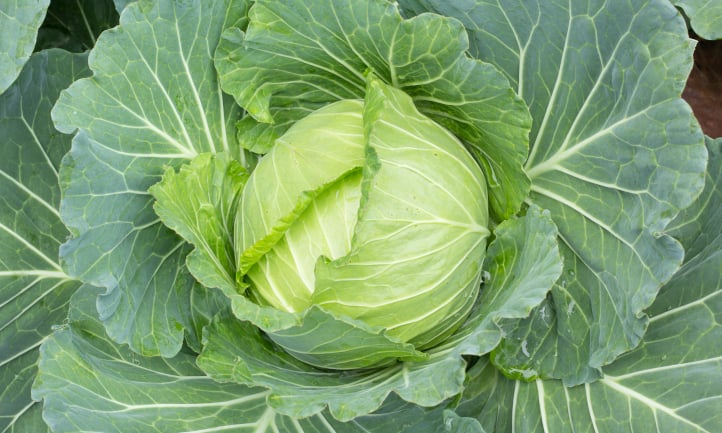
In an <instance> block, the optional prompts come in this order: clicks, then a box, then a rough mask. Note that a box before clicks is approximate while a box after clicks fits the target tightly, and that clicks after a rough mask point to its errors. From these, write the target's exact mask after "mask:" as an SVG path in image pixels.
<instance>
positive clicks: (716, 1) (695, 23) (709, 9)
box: [671, 0, 722, 39]
mask: <svg viewBox="0 0 722 433" xmlns="http://www.w3.org/2000/svg"><path fill="white" fill-rule="evenodd" d="M671 1H672V4H673V5H675V6H677V7H678V8H680V9H682V10H683V11H684V14H685V15H687V17H688V18H689V20H690V23H691V26H692V30H694V32H695V33H697V34H698V35H699V36H700V37H702V38H704V39H722V24H721V22H722V2H721V1H720V0H671Z"/></svg>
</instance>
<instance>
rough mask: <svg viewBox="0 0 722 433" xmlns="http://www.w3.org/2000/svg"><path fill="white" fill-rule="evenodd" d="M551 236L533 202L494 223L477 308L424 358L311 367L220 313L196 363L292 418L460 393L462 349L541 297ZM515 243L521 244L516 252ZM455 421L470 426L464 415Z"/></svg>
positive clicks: (551, 264)
mask: <svg viewBox="0 0 722 433" xmlns="http://www.w3.org/2000/svg"><path fill="white" fill-rule="evenodd" d="M555 239H556V230H555V228H554V225H553V223H552V222H551V219H550V218H549V216H548V215H544V214H543V213H542V212H541V211H540V210H539V209H536V208H531V209H530V212H529V213H528V214H527V215H526V216H525V217H521V218H518V219H514V220H510V221H508V222H506V223H504V224H503V225H502V226H500V227H499V228H498V230H497V238H496V240H495V241H494V242H493V243H492V244H491V245H490V247H489V252H490V254H489V256H487V257H488V258H487V260H488V261H487V263H488V265H487V266H488V270H489V272H490V273H491V272H493V273H494V275H495V277H494V279H492V280H491V281H490V282H489V284H488V287H486V288H485V289H484V290H485V291H484V292H483V295H482V298H481V301H480V306H479V308H478V311H476V312H472V317H471V318H470V319H469V320H468V321H467V322H466V323H465V324H464V325H462V328H461V329H460V330H459V331H458V332H457V333H456V334H455V335H453V336H452V337H451V338H450V339H449V340H448V341H447V342H446V343H444V344H443V345H441V346H437V347H435V348H433V349H430V350H428V351H427V353H428V354H429V359H428V360H426V361H422V362H403V363H397V364H395V365H391V366H389V367H386V368H381V369H374V370H366V371H363V370H355V371H348V372H333V371H328V370H319V369H316V368H313V367H311V366H309V365H308V364H304V363H302V362H299V361H298V360H297V359H296V358H294V357H292V356H290V355H289V354H288V353H286V352H283V351H281V350H279V349H278V347H277V346H275V345H273V344H272V343H271V342H270V341H269V340H268V338H267V337H266V336H265V335H263V334H262V333H261V332H260V331H259V330H258V328H256V327H254V326H253V325H251V324H248V323H244V322H240V321H237V320H236V319H234V318H228V317H224V318H219V319H218V320H217V321H216V322H214V323H213V325H212V327H210V328H209V329H208V331H207V333H206V346H205V347H204V352H203V353H202V354H201V356H200V357H199V361H198V363H199V366H200V367H201V368H202V369H204V371H206V372H207V373H208V374H209V375H211V376H212V377H214V378H216V379H217V380H221V381H235V382H240V383H244V384H257V385H262V386H265V387H268V388H270V389H271V390H272V392H273V393H272V395H271V396H270V397H269V403H270V404H271V405H272V406H273V407H274V408H275V409H276V410H277V411H279V412H281V413H284V414H288V415H290V416H295V417H301V416H304V417H305V416H310V415H313V414H315V413H318V412H319V411H321V410H323V409H324V408H326V407H328V408H329V410H330V413H331V415H332V416H333V417H335V418H337V419H340V420H350V419H353V418H355V417H358V416H361V415H364V414H367V413H369V412H372V411H374V410H376V409H377V408H378V407H379V405H380V404H381V403H382V402H383V401H384V400H385V399H386V398H387V396H388V395H389V394H390V393H396V394H398V395H399V396H400V397H401V398H402V399H404V400H406V401H409V402H412V403H416V404H419V405H422V406H433V405H437V404H439V403H441V402H442V401H444V400H445V399H447V398H450V397H452V396H454V395H456V394H458V393H459V392H461V390H462V386H463V383H464V377H465V374H464V370H465V366H466V363H465V361H464V360H463V358H462V355H481V354H484V353H487V352H489V351H490V350H491V349H493V348H494V347H495V346H496V345H497V344H498V343H499V340H500V339H501V336H502V332H501V329H500V327H499V325H498V323H499V322H501V321H502V320H503V318H520V317H524V316H525V315H527V314H528V313H529V311H530V309H531V308H532V307H533V306H535V305H536V304H537V303H539V301H541V299H543V298H544V295H545V294H546V293H547V291H548V290H549V288H550V287H551V285H552V283H553V282H554V280H556V279H557V278H558V276H559V269H560V267H561V265H560V262H559V255H558V251H557V249H556V242H555ZM521 245H525V248H524V249H522V250H519V246H521ZM500 267H503V268H504V269H503V270H502V269H499V268H500ZM554 269H556V270H557V271H556V273H555V272H554V271H553V270H554ZM507 272H508V273H507ZM512 276H516V277H515V278H512ZM510 280H513V283H512V284H509V282H510ZM502 289H503V290H502ZM248 303H250V301H248ZM257 311H258V309H257ZM245 314H248V313H247V312H246V313H245ZM259 317H260V318H261V320H262V319H263V315H262V312H261V313H259ZM254 320H256V321H258V320H259V319H258V318H255V319H254ZM329 338H331V337H329ZM451 424H453V425H457V424H456V423H455V422H454V421H451ZM460 425H462V426H464V428H467V427H468V428H471V427H470V426H469V424H467V422H466V421H464V422H461V424H460Z"/></svg>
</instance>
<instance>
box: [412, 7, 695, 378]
mask: <svg viewBox="0 0 722 433" xmlns="http://www.w3.org/2000/svg"><path fill="white" fill-rule="evenodd" d="M400 3H401V5H402V7H405V8H406V9H407V10H408V11H413V12H422V11H428V10H434V11H438V12H440V13H443V14H445V15H449V16H454V17H456V18H459V19H460V20H461V21H462V22H463V23H464V25H465V26H466V28H467V30H468V31H469V34H470V38H471V41H472V43H471V49H470V51H471V53H472V54H473V55H474V56H475V57H477V58H480V59H482V60H485V61H490V62H492V63H494V64H495V65H497V66H498V67H500V68H501V69H502V71H503V72H504V73H505V74H506V75H507V77H508V78H509V80H510V81H511V82H512V83H513V85H514V86H516V88H517V91H518V93H519V94H520V95H521V96H522V97H523V98H524V100H525V101H526V102H527V104H528V105H529V108H530V111H531V114H532V118H533V127H532V131H531V143H532V144H531V149H530V155H529V159H528V160H527V162H526V165H525V168H526V170H527V173H528V174H529V176H530V178H531V182H532V185H531V191H532V192H531V196H530V197H529V198H528V199H527V202H528V203H534V204H537V205H538V206H540V207H542V208H545V209H548V210H549V211H550V212H551V216H552V218H553V219H554V222H555V223H556V225H557V227H558V228H559V233H560V241H561V244H562V248H561V249H562V255H563V257H564V268H565V270H564V274H563V276H562V278H561V279H560V280H559V282H558V284H556V285H555V287H554V288H553V289H552V295H551V297H550V299H549V301H548V302H547V303H546V304H545V305H543V306H542V307H540V308H539V309H538V310H537V311H536V313H534V314H533V315H532V317H531V318H530V319H529V321H528V323H527V324H526V325H523V326H521V327H520V328H519V329H518V330H517V331H516V332H515V335H512V336H511V338H516V339H518V340H519V341H526V342H527V345H526V350H520V349H521V348H520V347H518V346H514V347H513V346H509V345H507V346H506V349H505V351H506V353H505V355H504V356H503V361H502V356H501V354H499V356H497V358H496V361H497V362H504V363H505V364H507V365H508V367H510V368H524V366H528V365H533V366H534V369H535V370H536V371H537V372H539V373H540V374H542V375H543V376H546V377H550V376H551V377H557V378H563V379H564V380H565V382H566V383H567V384H573V383H580V382H584V381H589V380H593V379H595V378H597V377H599V375H600V370H599V369H600V367H602V366H603V365H605V364H608V363H609V362H611V361H612V360H613V359H614V358H616V357H617V356H618V355H619V354H621V353H624V352H625V351H627V350H629V349H631V348H633V347H635V346H636V345H637V344H638V343H639V340H640V338H641V336H642V335H643V334H644V331H645V329H646V323H647V320H646V317H645V316H644V314H643V311H644V309H646V308H648V307H649V306H650V305H651V303H652V301H653V300H654V298H655V296H656V294H657V292H658V291H659V288H660V287H661V286H662V284H664V283H665V282H666V281H668V280H669V279H670V278H671V276H672V275H673V274H674V272H675V271H676V270H677V269H678V268H679V266H680V264H681V262H682V257H683V255H684V254H683V249H682V248H681V246H680V245H679V244H678V242H676V241H675V240H674V239H672V238H671V237H670V236H668V235H665V234H664V231H665V228H666V226H667V224H668V223H669V222H670V221H671V219H672V218H673V217H674V216H675V214H676V213H677V212H679V210H680V209H683V208H685V207H686V206H688V205H689V204H690V203H691V202H692V201H693V200H694V198H695V197H696V196H697V195H698V194H699V193H700V191H701V190H702V186H703V180H704V169H705V163H706V152H705V149H704V146H703V137H702V133H701V131H700V130H699V127H698V125H697V122H696V121H695V120H694V117H693V115H692V112H691V110H690V109H689V107H688V106H687V105H686V103H685V102H684V101H682V100H681V99H680V93H681V91H682V88H683V86H684V83H685V79H686V77H687V74H688V73H689V70H690V68H691V65H692V49H693V46H694V44H693V42H692V41H691V40H689V39H688V38H687V30H686V27H685V23H684V21H683V20H682V19H681V17H680V15H679V13H678V12H677V11H676V9H674V7H672V6H671V4H669V2H668V1H667V0H652V1H641V0H640V1H637V0H634V1H619V2H604V1H597V0H584V1H574V2H568V1H561V0H554V1H547V0H545V1H505V2H498V1H492V0H476V1H468V2H446V1H440V0H439V1H437V0H418V1H416V0H402V1H400ZM551 308H553V310H554V311H551ZM526 353H529V354H534V356H533V357H532V359H529V357H527V356H526Z"/></svg>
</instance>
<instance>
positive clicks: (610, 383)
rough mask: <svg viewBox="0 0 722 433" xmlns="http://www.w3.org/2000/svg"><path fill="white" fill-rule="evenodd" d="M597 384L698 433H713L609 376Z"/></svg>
mask: <svg viewBox="0 0 722 433" xmlns="http://www.w3.org/2000/svg"><path fill="white" fill-rule="evenodd" d="M599 382H600V383H601V384H603V385H605V386H607V387H609V388H611V389H613V390H615V391H617V392H619V393H621V394H623V395H626V396H627V397H628V398H633V399H635V400H637V401H638V402H640V403H642V404H644V405H645V406H647V407H649V408H650V409H651V410H652V411H654V412H657V411H658V412H661V413H663V414H665V415H667V416H669V417H671V418H674V419H676V420H678V421H680V422H682V423H684V424H687V425H689V426H691V427H694V428H696V429H697V430H698V431H700V432H705V433H713V432H711V431H709V430H707V429H705V428H704V427H702V426H701V425H699V424H697V423H695V422H693V421H691V420H689V419H687V418H684V417H682V416H680V415H679V414H678V413H677V412H676V411H675V410H674V409H672V408H670V407H667V406H665V405H663V404H661V403H659V402H657V401H655V400H652V399H651V398H649V397H647V396H646V395H643V394H641V393H639V392H637V391H635V390H633V389H630V388H627V387H626V386H624V385H622V384H620V383H618V382H616V381H615V380H614V378H613V377H611V376H607V377H605V378H604V379H600V381H599Z"/></svg>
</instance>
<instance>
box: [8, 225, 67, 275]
mask: <svg viewBox="0 0 722 433" xmlns="http://www.w3.org/2000/svg"><path fill="white" fill-rule="evenodd" d="M0 231H5V232H7V233H8V234H9V235H10V236H11V237H13V238H15V239H17V240H18V241H19V242H20V243H21V244H23V246H25V247H26V248H27V249H28V250H30V251H32V252H33V253H35V255H37V256H38V257H40V258H41V259H42V260H43V261H45V262H47V263H48V264H49V265H50V266H51V267H52V268H53V270H54V271H57V272H63V270H62V269H61V268H60V265H59V264H57V263H56V262H55V261H54V260H51V259H50V258H49V257H48V256H46V255H45V254H44V253H43V252H42V251H40V250H39V249H37V247H35V245H33V244H31V243H30V242H28V240H27V239H25V238H23V237H22V236H20V235H18V234H17V233H15V232H14V231H13V230H11V229H10V227H8V226H6V225H5V224H2V223H0Z"/></svg>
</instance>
